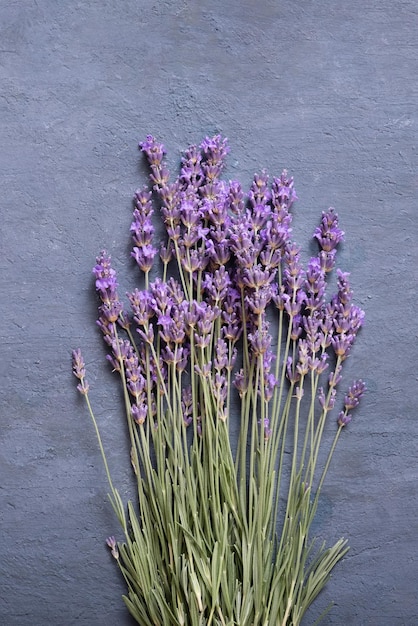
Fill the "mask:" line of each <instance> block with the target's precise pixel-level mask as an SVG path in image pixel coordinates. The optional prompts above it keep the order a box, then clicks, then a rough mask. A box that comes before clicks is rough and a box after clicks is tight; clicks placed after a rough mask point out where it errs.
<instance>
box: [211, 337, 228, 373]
mask: <svg viewBox="0 0 418 626" xmlns="http://www.w3.org/2000/svg"><path fill="white" fill-rule="evenodd" d="M213 365H214V367H215V370H217V371H218V372H221V371H222V370H223V369H226V368H227V367H228V346H227V344H226V341H224V339H218V340H217V342H216V346H215V359H214V362H213Z"/></svg>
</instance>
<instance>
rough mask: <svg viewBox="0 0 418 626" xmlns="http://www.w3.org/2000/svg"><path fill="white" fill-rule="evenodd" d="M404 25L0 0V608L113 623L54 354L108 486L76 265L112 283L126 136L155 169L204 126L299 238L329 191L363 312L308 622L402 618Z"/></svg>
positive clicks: (407, 139) (103, 509) (129, 170)
mask: <svg viewBox="0 0 418 626" xmlns="http://www.w3.org/2000/svg"><path fill="white" fill-rule="evenodd" d="M417 33H418V4H417V2H416V0H352V1H351V2H335V1H334V0H298V1H296V2H295V1H294V0H260V1H259V2H255V1H254V0H227V1H225V0H201V1H200V2H197V1H196V2H193V1H192V0H175V1H174V0H171V1H170V0H169V1H161V0H160V1H158V2H156V1H155V2H154V1H151V0H142V1H141V0H140V1H138V0H123V2H116V1H115V0H83V1H80V2H77V1H74V2H70V1H63V2H56V1H55V0H20V1H19V2H17V1H13V2H2V3H1V4H0V79H1V88H0V96H1V97H0V146H1V149H0V179H1V202H0V207H1V209H0V210H1V229H0V231H1V234H0V237H1V240H0V241H1V255H0V266H1V279H0V280H1V311H2V325H1V331H0V332H1V355H2V356H1V359H0V367H1V392H0V393H1V417H0V420H1V424H0V426H1V427H0V475H1V485H0V486H1V489H0V495H1V500H0V502H1V505H0V525H1V543H2V548H1V553H2V557H1V559H0V621H1V623H2V624H4V625H5V626H42V625H43V624H53V625H57V626H70V625H73V624H77V625H78V626H99V625H100V626H114V625H115V624H118V625H120V626H124V625H126V626H127V625H128V624H131V623H132V621H131V620H130V618H129V616H128V615H127V613H126V611H125V608H124V606H123V604H122V602H121V600H120V596H121V593H122V592H123V591H124V586H123V584H122V582H121V581H120V579H119V576H118V572H117V570H116V568H115V565H114V563H113V562H112V559H111V557H110V555H109V554H108V551H107V550H106V548H105V545H104V540H105V538H106V537H107V536H108V535H110V534H117V530H118V529H117V526H116V520H115V519H114V517H113V513H112V511H111V508H110V506H109V504H108V502H107V499H106V481H105V474H104V470H103V467H102V464H101V459H100V456H99V451H98V448H97V445H96V441H95V437H94V432H93V430H92V427H91V424H90V422H89V418H88V416H87V415H86V412H85V409H84V406H83V404H82V403H81V402H80V398H79V397H78V396H77V394H76V392H75V389H74V380H73V378H72V375H71V364H70V351H71V349H72V348H74V347H77V346H79V345H81V346H82V347H83V349H84V352H85V354H86V356H87V360H88V367H89V372H90V376H89V378H90V382H91V385H92V387H93V398H94V402H95V407H96V410H97V414H98V417H99V419H100V423H101V427H102V431H103V438H104V440H105V445H106V447H107V449H108V451H109V457H110V465H111V467H112V471H113V472H114V477H115V482H116V483H117V484H118V485H119V486H120V489H121V492H122V494H123V495H124V496H125V495H126V494H127V493H128V491H129V467H128V466H127V463H126V456H125V452H126V451H125V449H124V446H123V443H122V441H123V438H122V436H121V428H120V425H119V422H120V414H119V412H118V395H117V390H116V388H115V387H114V386H113V383H114V380H113V379H112V377H111V375H110V372H109V370H108V368H107V366H106V364H105V363H104V359H103V347H102V344H101V339H100V337H99V335H98V333H97V331H96V330H95V326H94V320H95V306H96V305H95V299H94V295H93V285H92V278H91V267H92V265H93V264H94V259H95V256H96V254H97V253H98V252H99V251H100V249H101V248H102V247H107V248H108V250H109V251H110V252H111V253H112V255H113V258H114V261H115V264H116V266H117V268H118V270H119V272H120V277H121V281H122V289H121V291H122V293H123V291H124V290H125V288H128V287H129V286H131V285H132V284H133V281H134V278H135V273H134V272H133V271H132V267H131V264H130V262H129V259H128V245H129V241H128V234H129V233H128V229H129V224H130V217H131V197H132V194H133V192H134V190H135V189H136V188H137V187H138V186H140V185H142V184H143V183H144V182H146V170H145V167H144V165H143V163H142V161H141V159H140V155H139V153H138V151H137V141H138V140H140V139H142V138H144V136H145V135H146V134H147V133H153V134H156V135H157V136H158V137H159V138H160V139H161V140H162V141H164V142H165V143H166V145H167V148H168V150H169V155H170V159H171V164H172V167H173V168H174V167H176V165H177V163H178V159H179V156H180V151H181V150H182V149H184V148H185V147H186V146H187V145H188V144H189V143H195V142H199V141H200V140H201V139H202V138H203V137H204V136H205V135H207V134H211V133H213V132H215V131H216V132H222V133H223V134H224V135H226V136H227V137H228V138H229V140H230V144H231V148H232V152H231V155H230V159H229V168H228V172H227V176H228V177H229V178H238V179H239V180H241V182H242V183H243V184H244V185H245V186H248V185H249V183H250V180H251V177H252V175H253V173H254V172H255V171H256V170H257V171H259V170H260V169H261V168H263V167H265V168H267V169H268V170H269V172H271V173H274V174H279V173H280V172H281V170H282V168H283V167H287V168H288V169H289V170H290V171H291V173H292V174H293V175H294V176H295V180H296V187H297V191H298V195H299V198H300V199H299V202H298V204H297V206H296V207H295V220H294V229H295V231H294V232H295V238H296V239H297V240H298V242H299V243H301V244H302V245H303V246H304V248H305V249H306V246H307V245H308V239H309V237H310V235H311V232H312V231H313V228H314V227H315V225H316V223H317V221H318V219H319V217H320V212H321V211H322V210H323V209H326V208H327V207H328V206H331V205H333V206H335V207H336V208H337V210H338V213H339V215H340V219H341V224H342V227H343V228H344V230H345V231H346V233H347V237H346V243H345V244H344V246H343V248H342V251H341V254H340V265H341V266H342V267H343V268H344V269H345V270H347V271H350V272H351V279H352V284H353V288H354V290H355V294H356V300H357V302H358V303H359V304H361V305H362V306H363V307H364V308H365V309H366V313H367V324H366V326H365V327H364V329H363V331H362V333H361V335H360V337H359V339H358V341H357V344H356V346H355V349H354V350H353V354H352V357H351V358H350V359H349V361H348V363H347V370H346V376H347V381H348V380H349V379H350V378H351V377H352V376H363V377H364V378H365V379H366V381H367V385H368V388H369V392H368V394H367V396H366V398H365V399H364V402H363V405H362V409H361V411H359V412H358V413H357V414H356V417H355V419H354V421H353V423H352V424H351V425H350V426H349V428H348V429H347V431H346V432H345V433H344V437H343V440H342V445H341V446H340V448H339V449H338V452H337V455H336V458H335V462H334V465H333V467H332V471H331V474H330V475H329V479H328V481H327V483H326V486H325V488H324V497H323V501H322V504H321V508H320V511H319V515H318V520H317V522H316V524H317V530H318V533H320V534H321V536H324V537H326V538H330V539H334V538H337V537H339V536H340V535H344V536H347V537H348V538H349V542H350V546H351V550H350V552H349V554H348V556H347V557H346V558H345V560H344V562H343V563H342V564H341V565H340V566H339V567H338V569H337V570H336V571H335V575H334V577H333V578H332V580H331V582H330V583H329V585H328V586H327V589H326V591H325V592H324V593H323V595H322V596H321V597H320V598H319V599H318V603H317V605H316V607H315V611H314V613H315V615H316V614H317V612H318V611H319V610H320V609H322V608H323V607H325V606H326V605H327V603H328V602H329V601H330V600H334V601H335V604H336V605H335V607H334V609H333V610H332V612H331V613H330V614H329V615H328V616H327V617H326V619H325V621H324V624H325V625H326V626H331V625H340V624H353V625H354V624H355V625H356V626H361V625H373V626H414V625H415V624H418V600H417V591H416V589H417V581H418V555H417V537H418V518H417V509H418V506H417V505H418V489H417V479H418V455H417V447H418V445H417V441H418V438H417V436H418V416H417V400H416V398H417V391H418V383H417V363H418V334H417V325H416V302H417V282H418V270H417V267H418V256H417V255H418V252H417V251H418V246H417V239H418V237H417V235H418V224H417V222H418V218H417V206H418V205H417V196H418V169H417V132H418V131H417V128H418V118H417V102H418V87H417V75H418V44H417ZM312 615H313V614H312ZM313 621H314V620H313V617H312V616H308V617H307V619H306V621H305V623H306V624H307V625H308V624H311V623H312V622H313Z"/></svg>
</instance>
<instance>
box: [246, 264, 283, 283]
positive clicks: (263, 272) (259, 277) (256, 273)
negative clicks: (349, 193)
mask: <svg viewBox="0 0 418 626" xmlns="http://www.w3.org/2000/svg"><path fill="white" fill-rule="evenodd" d="M275 276H276V270H268V269H264V268H263V266H262V265H260V264H256V265H253V266H252V267H246V268H244V271H243V274H242V280H243V283H244V285H245V286H246V287H250V288H251V289H259V288H260V287H265V286H267V285H270V284H271V283H272V282H273V280H274V277H275Z"/></svg>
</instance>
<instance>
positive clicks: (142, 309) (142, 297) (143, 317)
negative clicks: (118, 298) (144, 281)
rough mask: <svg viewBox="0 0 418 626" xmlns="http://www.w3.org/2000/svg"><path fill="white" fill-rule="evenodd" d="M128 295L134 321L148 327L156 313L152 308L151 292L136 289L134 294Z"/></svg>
mask: <svg viewBox="0 0 418 626" xmlns="http://www.w3.org/2000/svg"><path fill="white" fill-rule="evenodd" d="M126 295H127V297H128V299H129V302H130V303H131V308H132V312H133V315H134V321H135V322H136V323H137V324H138V325H139V326H146V325H147V324H148V322H149V320H150V319H151V318H152V317H153V315H154V311H153V309H152V307H151V294H150V292H149V291H140V290H139V289H135V290H134V291H132V293H127V294H126Z"/></svg>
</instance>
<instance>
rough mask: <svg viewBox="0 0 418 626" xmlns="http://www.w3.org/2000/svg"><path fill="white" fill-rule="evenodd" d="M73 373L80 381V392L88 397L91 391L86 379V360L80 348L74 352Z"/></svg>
mask: <svg viewBox="0 0 418 626" xmlns="http://www.w3.org/2000/svg"><path fill="white" fill-rule="evenodd" d="M73 373H74V376H75V377H76V378H78V380H79V381H80V383H79V384H78V385H77V389H78V391H79V392H80V393H81V394H83V396H85V395H87V393H88V391H89V384H88V382H87V380H86V378H85V376H86V367H85V365H84V359H83V356H82V354H81V350H80V348H78V349H77V350H73Z"/></svg>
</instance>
